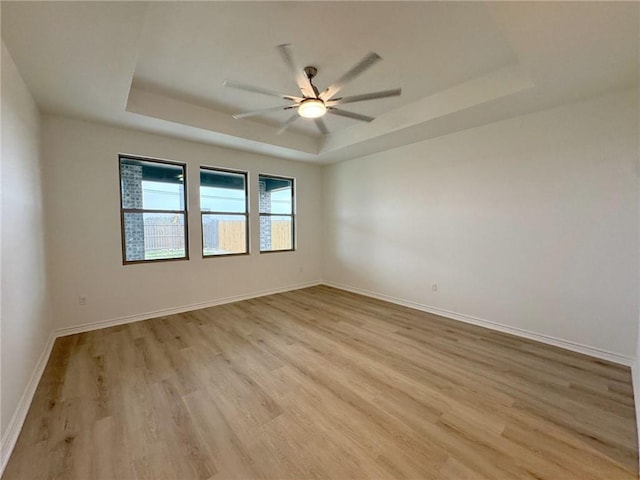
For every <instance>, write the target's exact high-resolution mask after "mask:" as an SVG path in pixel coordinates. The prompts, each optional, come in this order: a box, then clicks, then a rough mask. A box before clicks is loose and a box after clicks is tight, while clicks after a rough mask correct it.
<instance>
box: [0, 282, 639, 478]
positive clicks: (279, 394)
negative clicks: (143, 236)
mask: <svg viewBox="0 0 640 480" xmlns="http://www.w3.org/2000/svg"><path fill="white" fill-rule="evenodd" d="M636 452H637V445H636V424H635V417H634V408H633V395H632V389H631V379H630V372H629V369H628V368H625V367H621V366H616V365H613V364H609V363H607V362H603V361H599V360H595V359H592V358H589V357H585V356H582V355H579V354H574V353H570V352H566V351H562V350H559V349H556V348H553V347H549V346H544V345H541V344H537V343H534V342H530V341H526V340H522V339H518V338H515V337H511V336H508V335H504V334H500V333H496V332H492V331H488V330H484V329H482V328H478V327H473V326H469V325H465V324H461V323H458V322H455V321H450V320H446V319H443V318H440V317H437V316H434V315H429V314H426V313H422V312H418V311H415V310H410V309H407V308H403V307H399V306H395V305H391V304H387V303H384V302H381V301H377V300H372V299H369V298H365V297H361V296H358V295H353V294H350V293H345V292H341V291H339V290H334V289H331V288H329V287H314V288H308V289H304V290H298V291H295V292H289V293H285V294H280V295H274V296H269V297H262V298H259V299H254V300H248V301H244V302H239V303H235V304H229V305H223V306H218V307H214V308H208V309H204V310H199V311H195V312H190V313H185V314H182V315H174V316H170V317H164V318H159V319H155V320H148V321H144V322H138V323H134V324H130V325H126V326H120V327H113V328H108V329H104V330H98V331H94V332H90V333H85V334H80V335H73V336H69V337H64V338H61V339H58V341H57V342H56V345H55V347H54V351H53V354H52V357H51V359H50V361H49V364H48V366H47V369H46V371H45V374H44V376H43V379H42V381H41V383H40V386H39V388H38V391H37V393H36V395H35V399H34V401H33V405H32V407H31V410H30V412H29V415H28V418H27V421H26V423H25V426H24V429H23V431H22V434H21V436H20V439H19V441H18V444H17V446H16V449H15V450H14V453H13V456H12V457H11V460H10V462H9V465H8V467H7V469H6V472H5V475H4V477H3V478H4V479H5V480H12V479H29V480H30V479H45V478H56V479H79V480H90V479H91V480H93V479H119V480H125V479H180V480H183V479H209V478H211V479H221V478H238V479H253V478H260V479H267V478H268V479H296V480H300V479H325V478H327V479H341V480H342V479H364V478H370V479H391V478H414V479H451V480H463V479H487V480H501V479H509V480H512V479H538V480H540V479H553V480H589V479H606V480H624V479H635V478H637V453H636Z"/></svg>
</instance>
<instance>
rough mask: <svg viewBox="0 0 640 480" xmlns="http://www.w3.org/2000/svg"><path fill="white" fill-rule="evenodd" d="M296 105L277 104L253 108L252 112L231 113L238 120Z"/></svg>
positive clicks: (295, 105) (287, 108)
mask: <svg viewBox="0 0 640 480" xmlns="http://www.w3.org/2000/svg"><path fill="white" fill-rule="evenodd" d="M297 106H298V105H297V104H294V105H278V106H277V107H269V108H263V109H261V110H254V111H252V112H244V113H236V114H235V115H232V116H233V118H235V119H236V120H238V119H240V118H246V117H253V116H255V115H261V114H263V113H269V112H278V111H281V110H289V109H291V108H296V107H297Z"/></svg>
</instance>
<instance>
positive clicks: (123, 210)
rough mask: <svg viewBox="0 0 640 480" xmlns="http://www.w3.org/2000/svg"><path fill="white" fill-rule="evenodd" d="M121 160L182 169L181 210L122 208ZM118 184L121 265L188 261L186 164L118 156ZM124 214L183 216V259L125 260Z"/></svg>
mask: <svg viewBox="0 0 640 480" xmlns="http://www.w3.org/2000/svg"><path fill="white" fill-rule="evenodd" d="M122 160H139V161H142V162H151V163H159V164H164V165H173V166H176V167H180V168H182V184H183V187H182V190H183V192H182V194H183V196H184V198H183V205H184V209H183V210H155V209H144V208H124V206H123V202H122V193H123V192H122ZM118 183H119V191H120V239H121V243H122V264H123V265H136V264H142V263H157V262H176V261H177V262H179V261H184V260H189V209H188V205H187V201H188V197H189V196H188V195H187V191H188V189H187V164H186V163H183V162H175V161H170V160H162V159H159V158H151V157H143V156H140V155H128V154H124V153H121V154H118ZM125 213H142V214H144V213H179V214H182V215H184V257H176V258H154V259H149V260H146V259H145V260H127V246H126V240H125V236H124V216H125Z"/></svg>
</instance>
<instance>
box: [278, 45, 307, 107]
mask: <svg viewBox="0 0 640 480" xmlns="http://www.w3.org/2000/svg"><path fill="white" fill-rule="evenodd" d="M290 46H291V45H289V44H288V43H283V44H282V45H278V47H277V48H278V51H279V52H280V55H282V59H283V60H284V63H286V64H287V66H288V67H289V70H291V73H293V75H294V77H295V79H296V84H297V85H298V88H299V89H300V91H301V92H302V95H303V96H305V97H315V94H314V92H313V89H312V88H311V87H310V85H309V79H308V78H307V77H306V76H305V74H304V71H303V70H302V68H298V66H297V65H296V62H295V60H294V59H293V54H292V53H291V49H290V48H289V47H290Z"/></svg>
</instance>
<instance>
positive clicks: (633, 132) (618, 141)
mask: <svg viewBox="0 0 640 480" xmlns="http://www.w3.org/2000/svg"><path fill="white" fill-rule="evenodd" d="M637 134H638V100H637V92H632V91H628V92H620V93H616V94H610V95H607V96H604V97H600V98H596V99H592V100H590V101H586V102H582V103H578V104H574V105H570V106H565V107H560V108H556V109H553V110H548V111H542V112H538V113H534V114H530V115H526V116H522V117H517V118H513V119H510V120H506V121H501V122H497V123H493V124H489V125H486V126H482V127H479V128H474V129H471V130H467V131H463V132H459V133H455V134H452V135H448V136H444V137H439V138H436V139H432V140H428V141H424V142H421V143H416V144H412V145H407V146H403V147H401V148H397V149H394V150H390V151H386V152H382V153H379V154H375V155H370V156H367V157H363V158H359V159H354V160H350V161H346V162H343V163H339V164H336V165H333V166H330V167H327V168H326V169H325V170H324V172H323V185H324V195H323V198H324V216H325V218H324V224H325V258H324V279H325V280H326V281H328V282H331V283H335V284H340V285H343V286H348V287H350V288H355V289H360V290H365V291H368V292H373V293H375V294H381V295H384V296H388V297H393V298H396V299H399V300H400V301H407V302H414V303H415V304H419V305H423V306H427V307H436V308H438V309H443V310H446V311H448V312H453V313H455V314H462V315H468V316H472V317H476V318H477V319H480V320H486V321H490V322H495V323H498V324H501V325H504V326H507V327H508V329H518V330H527V331H531V332H535V333H536V334H540V335H545V336H548V337H554V338H556V339H560V340H562V341H568V342H574V343H577V344H580V345H584V346H587V347H591V348H593V349H596V350H594V352H596V351H597V350H602V351H604V352H605V353H606V352H611V353H613V354H614V355H619V356H621V357H624V358H626V359H628V360H629V361H630V359H631V358H633V357H634V356H635V349H636V338H637V337H636V332H637V328H638V325H637V323H638V291H639V285H638V283H639V279H638V255H639V252H638V244H639V242H638V236H639V226H638V222H639V215H638V213H639V212H638V176H637V175H638V172H637V159H638V136H637ZM434 283H437V284H438V291H437V292H433V291H432V289H431V286H432V284H434Z"/></svg>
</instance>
